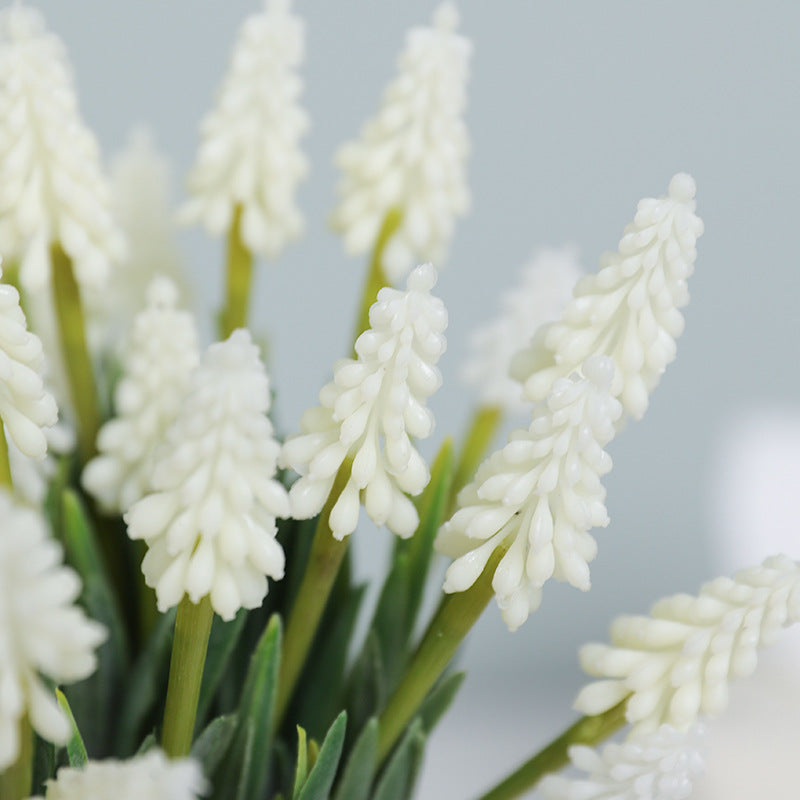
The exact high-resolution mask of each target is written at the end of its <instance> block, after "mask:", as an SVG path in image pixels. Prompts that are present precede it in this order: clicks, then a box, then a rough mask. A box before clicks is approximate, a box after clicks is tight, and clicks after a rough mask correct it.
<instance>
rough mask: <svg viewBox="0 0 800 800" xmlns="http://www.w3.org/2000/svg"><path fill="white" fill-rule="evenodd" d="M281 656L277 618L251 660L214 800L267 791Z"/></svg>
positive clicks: (249, 798)
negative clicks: (235, 724)
mask: <svg viewBox="0 0 800 800" xmlns="http://www.w3.org/2000/svg"><path fill="white" fill-rule="evenodd" d="M280 656H281V622H280V618H279V617H278V616H277V615H276V616H273V617H272V619H271V620H270V622H269V625H267V628H266V630H265V631H264V634H263V635H262V637H261V640H260V641H259V643H258V646H257V647H256V650H255V652H254V653H253V656H252V658H251V659H250V669H249V670H248V672H247V679H246V681H245V685H244V689H243V690H242V696H241V700H240V702H239V711H238V714H237V719H238V721H237V726H236V731H235V732H234V736H233V741H232V742H231V746H230V748H229V750H228V753H227V755H226V757H225V759H224V761H223V763H222V764H221V768H220V771H219V773H218V778H217V779H216V780H215V781H214V783H215V786H216V790H215V793H214V798H215V800H231V798H236V800H254V798H260V797H263V796H264V795H265V793H266V791H267V784H268V781H269V768H270V761H271V751H272V725H273V720H272V716H273V709H274V705H275V691H276V688H277V682H278V668H279V665H280Z"/></svg>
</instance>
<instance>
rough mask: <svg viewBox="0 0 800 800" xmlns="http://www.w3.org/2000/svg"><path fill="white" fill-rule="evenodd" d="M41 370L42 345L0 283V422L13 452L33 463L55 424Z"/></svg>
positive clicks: (11, 294)
mask: <svg viewBox="0 0 800 800" xmlns="http://www.w3.org/2000/svg"><path fill="white" fill-rule="evenodd" d="M2 275H3V273H2V269H0V278H2ZM43 368H44V354H43V352H42V342H41V340H40V339H39V337H38V336H37V335H36V334H35V333H32V332H31V331H29V330H28V329H27V323H26V320H25V314H24V313H23V311H22V309H21V308H20V304H19V292H18V291H17V290H16V289H15V288H14V287H13V286H9V285H8V284H5V283H0V420H2V424H3V426H4V428H5V430H6V432H7V433H8V434H9V436H10V437H11V440H12V441H13V443H14V444H15V445H16V446H17V448H19V450H20V451H21V452H22V453H23V454H24V455H26V456H28V457H30V458H35V459H43V458H44V457H45V454H46V453H47V437H46V429H47V428H48V427H50V426H52V425H55V424H56V422H57V421H58V409H57V407H56V401H55V400H54V399H53V396H52V395H51V394H50V393H49V392H48V391H47V390H46V389H45V387H44V382H43V380H42V370H43ZM0 433H2V432H1V431H0Z"/></svg>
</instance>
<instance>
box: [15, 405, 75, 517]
mask: <svg viewBox="0 0 800 800" xmlns="http://www.w3.org/2000/svg"><path fill="white" fill-rule="evenodd" d="M44 435H45V438H46V439H47V456H46V457H45V458H44V459H41V460H40V459H35V458H31V457H30V456H26V455H25V454H24V453H23V452H22V451H21V450H20V449H19V448H18V447H17V446H16V445H15V444H14V442H13V440H12V441H10V442H9V443H8V460H9V462H10V467H11V478H12V483H13V485H14V497H15V498H16V499H17V500H18V501H19V502H20V503H24V504H25V505H28V506H31V507H33V508H36V509H41V508H42V507H43V505H44V501H45V498H46V497H47V490H48V488H49V486H50V481H51V479H52V478H53V476H54V475H55V474H56V470H57V468H58V459H59V458H60V457H61V456H66V455H69V454H70V453H71V452H72V451H73V450H74V449H75V431H74V430H73V429H72V428H71V427H70V426H69V425H67V424H66V423H65V422H63V421H61V420H59V422H57V423H56V424H55V425H54V426H53V427H51V428H45V429H44Z"/></svg>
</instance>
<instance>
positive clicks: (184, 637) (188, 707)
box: [161, 597, 214, 758]
mask: <svg viewBox="0 0 800 800" xmlns="http://www.w3.org/2000/svg"><path fill="white" fill-rule="evenodd" d="M213 618H214V611H213V610H212V608H211V601H210V600H209V598H208V597H204V598H203V599H202V600H201V601H200V602H199V603H198V604H196V605H195V604H194V603H192V601H191V600H189V598H188V597H184V598H183V600H181V602H180V605H179V606H178V614H177V617H176V618H175V636H174V639H173V641H172V660H171V661H170V665H169V685H168V687H167V702H166V707H165V709H164V732H163V735H162V739H161V746H162V747H163V749H164V752H165V753H166V754H167V755H168V756H169V757H170V758H182V757H183V756H186V755H188V754H189V750H190V749H191V747H192V738H193V736H194V723H195V717H196V716H197V700H198V698H199V697H200V683H201V682H202V680H203V667H204V666H205V663H206V651H207V650H208V637H209V635H210V634H211V622H212V620H213Z"/></svg>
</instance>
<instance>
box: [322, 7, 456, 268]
mask: <svg viewBox="0 0 800 800" xmlns="http://www.w3.org/2000/svg"><path fill="white" fill-rule="evenodd" d="M458 22H459V19H458V12H457V11H456V8H455V6H454V5H453V4H452V3H449V2H448V3H443V4H442V5H441V6H439V8H438V9H437V10H436V12H435V13H434V16H433V23H432V25H431V27H427V28H423V27H417V28H412V29H411V31H409V33H408V37H407V40H406V46H405V50H404V51H403V52H402V53H401V55H400V58H399V60H398V71H399V74H398V76H397V77H396V78H395V80H394V81H393V82H392V83H391V84H390V85H389V86H388V88H387V89H386V92H385V94H384V97H383V102H382V104H381V108H380V111H379V112H378V114H377V116H375V117H374V118H373V119H371V120H369V121H368V122H367V123H366V124H365V125H364V127H363V128H362V130H361V135H360V138H359V139H358V140H357V141H354V142H350V143H348V144H346V145H344V146H343V147H342V148H341V149H340V150H339V152H338V154H337V156H336V162H337V164H338V166H339V167H340V169H341V170H342V172H343V178H342V181H341V186H340V191H339V194H340V199H339V203H338V205H337V206H336V208H335V210H334V212H333V218H332V223H333V226H334V228H335V229H336V230H338V231H339V232H341V233H342V234H343V236H344V243H345V249H346V250H347V251H348V252H349V253H353V254H359V253H364V252H366V251H368V250H369V249H370V248H371V247H373V246H374V244H375V241H376V239H377V237H378V232H379V230H380V228H381V225H382V223H383V221H384V219H385V217H386V215H387V214H388V212H389V211H391V210H393V209H396V210H398V211H400V212H401V213H402V221H401V224H400V227H399V229H398V230H397V232H396V233H395V234H394V236H392V238H391V239H390V241H389V243H388V245H387V248H386V251H385V253H384V259H383V266H384V268H385V270H386V273H387V275H388V277H389V279H390V280H391V281H392V282H396V281H398V280H400V279H401V278H402V277H403V276H404V275H405V274H406V273H407V272H408V270H409V269H410V268H411V267H412V266H413V265H414V264H415V263H419V262H420V261H433V262H435V263H437V264H439V263H441V262H442V261H443V260H444V258H445V256H446V253H447V249H448V247H449V244H450V239H451V238H452V235H453V229H454V227H455V220H456V217H459V216H462V215H463V214H465V213H466V212H467V210H468V207H469V189H468V187H467V180H466V159H467V156H468V154H469V149H470V144H469V135H468V133H467V128H466V125H465V124H464V119H463V116H464V108H465V106H466V99H467V96H466V85H467V78H468V76H469V59H470V55H471V52H472V45H471V43H470V42H469V40H467V39H465V38H464V37H463V36H461V35H460V34H458V33H457V32H456V29H457V27H458Z"/></svg>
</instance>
